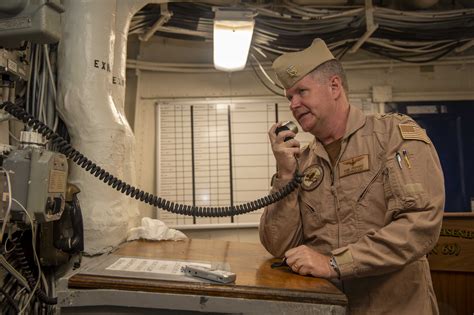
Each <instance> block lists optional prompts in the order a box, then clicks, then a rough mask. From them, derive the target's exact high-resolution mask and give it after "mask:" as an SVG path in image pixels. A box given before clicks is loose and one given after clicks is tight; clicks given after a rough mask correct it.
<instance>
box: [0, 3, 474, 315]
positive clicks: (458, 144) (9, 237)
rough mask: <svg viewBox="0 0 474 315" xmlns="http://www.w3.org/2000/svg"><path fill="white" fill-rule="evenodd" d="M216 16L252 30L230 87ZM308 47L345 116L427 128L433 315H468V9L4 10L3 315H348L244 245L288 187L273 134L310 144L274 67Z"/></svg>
mask: <svg viewBox="0 0 474 315" xmlns="http://www.w3.org/2000/svg"><path fill="white" fill-rule="evenodd" d="M218 16H221V17H223V16H232V17H233V18H235V16H239V18H242V17H243V18H244V20H245V21H247V22H248V21H252V22H254V24H252V25H253V26H252V27H253V33H252V35H251V42H250V46H249V50H248V56H247V59H246V60H245V63H244V65H243V66H242V67H241V68H239V69H237V70H236V69H233V70H223V69H222V68H220V67H221V66H218V65H216V57H215V54H216V53H215V52H214V50H213V49H215V42H216V40H215V39H216V35H215V22H216V21H217V20H218ZM315 38H321V39H322V40H324V42H325V43H326V44H327V47H328V48H329V49H330V51H331V52H332V54H333V55H334V57H335V58H336V59H338V60H340V61H341V63H342V65H343V67H344V69H345V72H346V74H347V78H348V82H349V89H348V90H349V102H350V104H351V106H354V107H358V108H359V109H361V110H362V112H364V114H367V115H386V114H391V113H400V114H405V115H409V116H410V117H412V118H413V120H415V121H416V122H417V123H418V124H419V125H420V126H421V127H422V128H423V129H425V130H426V133H427V135H428V136H429V138H430V139H431V141H432V143H433V144H434V146H435V148H436V150H437V152H438V155H439V159H440V164H441V167H442V169H443V173H444V184H445V197H446V200H445V208H444V219H443V227H442V229H441V234H440V239H439V242H438V244H437V245H436V246H435V247H434V248H433V250H432V251H431V252H429V254H428V255H427V257H428V260H429V263H430V266H431V275H432V277H433V284H434V290H435V293H436V296H437V299H438V307H439V309H440V313H441V314H447V315H452V314H454V315H457V314H459V315H461V314H471V313H472V314H474V300H473V299H472V294H473V287H472V283H473V281H474V263H473V261H474V245H473V241H474V238H473V236H474V229H473V222H474V163H473V162H472V161H473V160H474V137H473V136H472V135H473V134H474V76H473V75H472V73H474V0H278V1H269V0H209V1H165V0H137V1H131V0H106V1H87V0H22V1H16V0H2V1H0V74H1V77H0V313H2V314H8V315H9V314H87V313H91V314H99V313H100V314H105V313H120V314H134V313H143V314H151V313H154V312H155V311H156V310H159V311H160V312H162V313H163V314H198V313H206V314H217V313H226V314H230V313H232V314H234V313H239V314H257V313H258V314H300V313H299V311H301V314H306V313H307V314H314V313H318V314H327V313H331V314H345V312H346V308H347V304H348V300H347V297H346V295H345V294H344V293H343V292H342V291H341V290H339V288H338V287H337V286H335V285H333V284H332V283H331V282H329V281H326V280H324V279H319V278H314V277H299V278H295V275H294V274H293V273H292V272H291V270H290V271H289V272H284V273H281V272H280V273H278V268H279V267H281V266H283V267H284V263H285V262H284V261H283V263H282V262H280V261H278V262H277V261H276V260H275V259H276V258H275V257H273V256H272V255H270V254H269V252H267V251H266V250H265V249H264V248H263V246H262V245H261V244H260V237H259V224H260V217H261V216H262V213H263V209H264V208H265V207H266V206H268V205H270V204H272V203H275V202H277V201H279V200H281V199H283V198H285V197H286V196H287V195H289V194H291V193H292V192H293V191H295V189H298V187H299V185H300V184H301V181H302V178H303V175H301V174H299V173H298V172H296V173H295V175H294V178H293V179H292V180H291V181H290V182H289V183H288V184H287V185H286V186H284V187H282V188H281V189H280V190H278V191H276V190H273V189H272V185H273V184H272V183H273V180H274V178H273V176H274V174H275V172H276V171H277V166H276V161H275V158H274V155H273V152H272V148H271V145H270V144H269V140H268V130H269V128H270V126H272V125H273V124H274V123H275V122H283V121H285V122H287V123H288V124H287V125H286V126H287V127H286V128H287V129H291V130H298V127H299V130H300V132H299V133H298V134H297V136H296V139H297V140H298V141H299V142H300V143H301V146H305V145H308V144H309V143H310V142H311V141H313V140H314V136H313V135H311V134H310V133H304V132H301V126H299V125H298V126H296V124H297V123H296V124H295V123H292V122H290V121H292V120H294V117H293V116H292V113H291V110H290V109H289V106H288V100H287V98H286V97H285V90H284V88H283V85H282V84H281V83H280V81H279V80H278V79H277V76H276V73H275V72H274V70H273V69H272V63H273V62H274V60H275V59H276V58H278V57H279V56H280V55H282V54H284V53H288V52H297V51H300V50H302V49H304V48H306V47H308V46H310V45H311V44H312V42H313V41H314V39H315ZM292 124H293V125H292ZM285 141H286V140H285ZM397 153H398V152H397ZM405 158H406V159H407V161H406V163H408V164H407V165H408V166H409V160H408V157H405ZM398 163H399V165H400V161H399V162H398ZM403 165H405V164H403ZM401 168H402V165H400V169H401ZM271 189H272V190H271ZM269 191H270V193H269ZM138 239H145V240H150V242H142V241H137V240H138ZM164 240H173V241H176V242H165V241H164ZM102 254H103V255H102ZM189 261H190V262H191V263H193V264H194V265H190V264H188V265H186V262H189ZM271 263H273V265H272V266H271V268H270V264H271ZM275 264H276V265H278V264H280V265H278V266H276V267H277V268H276V271H275V270H274V269H273V268H274V266H275ZM157 266H158V267H160V268H161V269H160V270H158V269H159V268H158V267H157ZM134 268H136V269H134ZM193 268H194V269H193ZM145 269H146V270H145ZM148 269H149V270H148ZM152 269H153V271H150V270H152ZM165 269H166V271H164V270H165ZM203 278H204V279H205V280H203ZM228 284H230V285H228ZM282 288H284V290H282ZM301 294H303V295H304V297H301ZM183 297H185V298H183ZM295 310H299V311H298V312H296V311H295Z"/></svg>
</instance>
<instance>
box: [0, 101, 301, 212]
mask: <svg viewBox="0 0 474 315" xmlns="http://www.w3.org/2000/svg"><path fill="white" fill-rule="evenodd" d="M0 109H3V110H5V111H6V112H8V113H9V114H10V115H12V116H14V117H16V118H17V119H19V120H21V121H22V122H23V123H25V124H27V125H28V126H30V127H31V128H33V129H34V130H36V131H37V132H39V133H40V134H42V135H43V136H44V137H45V138H46V139H47V140H48V141H50V142H51V143H52V144H54V145H55V146H56V147H57V148H58V151H59V152H60V153H62V154H64V155H65V156H66V157H67V158H68V159H70V160H72V161H74V163H76V164H77V165H79V166H80V167H82V168H84V169H85V170H86V171H88V172H89V173H91V174H92V175H94V176H95V177H97V178H98V179H99V180H101V181H103V182H104V183H106V184H108V185H109V186H112V188H114V189H116V190H117V191H120V192H121V193H123V194H125V195H127V196H130V197H131V198H135V199H137V200H140V201H142V202H144V203H147V204H150V205H152V206H155V207H158V208H160V209H163V210H166V211H168V212H171V213H175V214H181V215H187V216H196V217H227V216H234V215H239V214H245V213H248V212H252V211H255V210H258V209H260V208H263V207H266V206H268V205H270V204H272V203H275V202H277V201H279V200H281V199H283V198H285V197H286V196H288V195H289V194H290V193H291V192H293V191H294V190H295V189H296V188H297V187H298V186H299V184H301V181H302V175H301V174H300V173H299V172H298V171H296V172H295V175H294V177H293V179H292V180H291V181H290V182H289V183H288V184H286V185H285V186H284V187H282V188H281V189H280V190H278V191H277V192H275V193H272V194H270V195H267V196H265V197H262V198H259V199H257V200H254V201H250V202H247V203H244V204H240V205H236V206H227V207H202V206H201V207H197V206H191V205H184V204H180V203H176V202H172V201H169V200H166V199H164V198H161V197H159V196H155V195H153V194H151V193H148V192H145V191H143V190H141V189H139V188H136V187H134V186H130V185H129V184H127V183H126V182H125V181H122V180H120V179H118V178H117V177H116V176H114V175H112V174H110V173H109V172H107V171H106V170H104V169H103V168H102V167H100V166H98V165H96V164H95V163H93V162H92V161H91V160H89V159H88V158H87V157H86V156H84V155H83V154H82V153H81V152H79V151H77V150H76V149H74V148H73V147H72V146H71V144H70V143H69V142H68V141H66V140H65V139H64V138H63V137H61V136H60V135H59V134H57V133H55V132H54V131H53V130H52V129H51V128H49V127H48V126H47V125H45V124H44V123H42V122H41V121H39V120H38V119H36V118H34V117H33V116H31V115H30V114H28V113H27V112H26V111H25V110H24V109H23V108H22V107H21V106H18V105H15V104H13V103H11V102H4V103H1V104H0ZM297 170H298V167H297Z"/></svg>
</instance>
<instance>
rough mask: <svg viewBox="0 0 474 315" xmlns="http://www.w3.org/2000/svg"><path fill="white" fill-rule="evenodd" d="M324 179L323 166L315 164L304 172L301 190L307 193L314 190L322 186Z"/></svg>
mask: <svg viewBox="0 0 474 315" xmlns="http://www.w3.org/2000/svg"><path fill="white" fill-rule="evenodd" d="M323 177H324V170H323V168H322V167H321V165H318V164H313V165H311V166H309V167H307V168H306V169H305V170H304V172H303V182H302V183H301V188H303V190H306V191H310V190H313V189H315V188H316V187H318V186H319V184H321V182H322V181H323Z"/></svg>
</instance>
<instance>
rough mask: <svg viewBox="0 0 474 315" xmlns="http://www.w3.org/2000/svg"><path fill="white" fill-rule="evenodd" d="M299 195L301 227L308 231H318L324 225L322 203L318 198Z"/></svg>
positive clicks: (304, 194)
mask: <svg viewBox="0 0 474 315" xmlns="http://www.w3.org/2000/svg"><path fill="white" fill-rule="evenodd" d="M306 195H307V193H303V194H301V195H300V211H301V218H302V221H303V225H304V226H305V228H308V229H310V230H311V229H319V228H321V227H322V226H324V224H325V222H324V221H325V219H324V214H323V213H322V212H323V211H324V207H323V203H324V202H323V201H322V200H321V199H320V198H315V197H314V196H313V197H309V196H306ZM318 199H319V200H318Z"/></svg>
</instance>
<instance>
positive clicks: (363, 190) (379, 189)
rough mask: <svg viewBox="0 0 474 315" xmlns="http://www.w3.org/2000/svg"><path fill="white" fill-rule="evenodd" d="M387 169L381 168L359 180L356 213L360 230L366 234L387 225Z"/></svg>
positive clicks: (355, 204)
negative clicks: (385, 177) (385, 188)
mask: <svg viewBox="0 0 474 315" xmlns="http://www.w3.org/2000/svg"><path fill="white" fill-rule="evenodd" d="M384 172H385V167H384V166H379V168H378V169H374V170H373V171H372V172H370V173H367V174H366V176H364V177H363V178H360V179H359V189H358V190H357V192H356V194H355V197H356V198H355V200H354V209H355V211H354V213H355V216H356V218H357V222H358V223H357V225H358V230H359V232H360V233H362V234H365V233H366V232H367V231H368V230H370V229H378V228H380V227H382V226H384V224H385V216H386V212H387V204H386V202H385V193H384Z"/></svg>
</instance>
